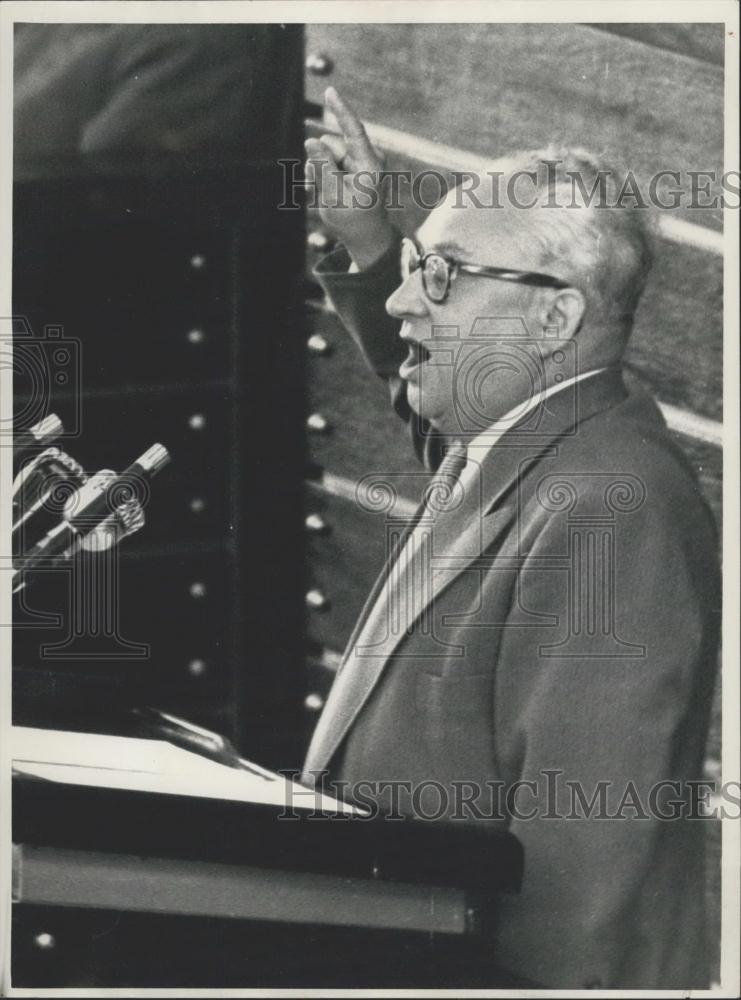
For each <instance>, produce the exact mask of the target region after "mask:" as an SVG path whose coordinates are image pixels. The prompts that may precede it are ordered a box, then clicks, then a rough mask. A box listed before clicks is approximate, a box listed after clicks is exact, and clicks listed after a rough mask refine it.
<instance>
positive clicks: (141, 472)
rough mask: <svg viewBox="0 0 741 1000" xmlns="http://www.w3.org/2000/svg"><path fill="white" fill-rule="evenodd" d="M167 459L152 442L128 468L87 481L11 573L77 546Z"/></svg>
mask: <svg viewBox="0 0 741 1000" xmlns="http://www.w3.org/2000/svg"><path fill="white" fill-rule="evenodd" d="M169 461H170V454H169V452H168V451H167V449H166V448H165V447H164V446H163V445H161V444H153V445H152V447H151V448H149V449H148V450H147V451H145V452H144V454H143V455H141V456H140V457H139V458H138V459H137V460H136V461H135V462H133V463H132V464H131V465H130V466H129V467H128V469H126V470H125V471H124V472H122V473H120V474H119V475H116V474H115V473H114V474H113V475H111V473H110V472H109V471H108V470H104V472H103V473H98V475H97V476H94V477H93V479H92V480H88V482H87V483H84V484H83V485H82V487H81V488H80V489H79V490H78V491H77V493H76V494H75V499H74V502H73V501H72V498H71V499H70V502H68V506H67V510H66V511H65V514H64V516H63V519H62V521H61V523H60V524H58V525H57V526H56V527H55V528H52V530H51V531H49V532H47V534H46V535H45V536H44V537H43V538H42V539H41V540H40V541H38V542H37V543H36V544H35V545H34V546H33V547H32V548H31V549H30V550H29V551H28V552H27V553H26V554H25V555H23V556H21V557H19V558H18V559H16V560H14V563H13V566H14V575H15V574H16V573H20V572H21V571H23V570H28V569H31V568H33V566H34V565H36V564H37V563H39V562H40V561H41V560H44V561H46V560H49V559H53V558H54V557H56V556H59V555H63V554H64V553H66V552H67V551H68V550H69V549H72V548H76V547H77V546H78V544H79V543H80V542H81V540H82V539H83V538H84V536H85V535H87V534H89V533H90V532H91V531H92V530H94V529H95V528H96V527H98V526H99V525H100V524H101V523H102V522H103V521H105V520H106V519H107V518H108V517H109V515H111V514H112V513H114V512H115V511H116V510H117V509H118V508H119V507H122V506H124V505H125V504H127V503H128V502H130V501H131V500H135V499H138V497H137V489H136V487H137V484H139V485H144V486H146V485H147V484H148V483H149V481H150V480H151V479H152V478H153V477H154V476H156V475H157V473H158V472H160V471H161V470H162V469H163V468H164V467H165V466H166V465H167V464H168V463H169Z"/></svg>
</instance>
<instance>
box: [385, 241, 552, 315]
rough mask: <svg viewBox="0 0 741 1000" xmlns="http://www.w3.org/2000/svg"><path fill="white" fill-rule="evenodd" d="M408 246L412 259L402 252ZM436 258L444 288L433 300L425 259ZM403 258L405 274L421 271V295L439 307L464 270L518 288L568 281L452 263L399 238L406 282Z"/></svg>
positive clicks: (443, 256) (546, 275) (414, 242)
mask: <svg viewBox="0 0 741 1000" xmlns="http://www.w3.org/2000/svg"><path fill="white" fill-rule="evenodd" d="M409 247H411V248H412V249H413V250H414V256H412V255H410V254H408V253H406V254H405V249H406V248H409ZM433 257H434V258H437V259H438V260H441V261H443V263H444V264H445V268H446V272H445V273H446V281H445V288H444V290H443V293H442V295H441V296H440V297H439V298H436V297H435V295H433V294H431V292H430V289H429V288H428V287H427V279H426V275H425V265H426V263H427V261H428V260H431V259H432V258H433ZM405 259H406V260H407V261H408V262H409V274H413V273H414V272H415V271H418V270H421V271H422V287H423V288H424V291H425V295H426V296H427V298H428V299H429V300H430V301H431V302H435V303H436V304H440V303H441V302H445V300H446V299H447V297H448V294H449V293H450V285H451V283H452V282H453V281H454V280H455V278H456V276H457V275H458V273H459V272H460V271H464V272H465V273H466V274H473V275H478V276H479V277H482V278H495V279H496V280H498V281H511V282H513V283H515V284H518V285H535V286H538V287H540V288H569V287H570V285H569V282H568V281H563V280H562V279H561V278H554V277H553V275H551V274H541V273H539V272H538V271H516V270H514V269H512V268H510V267H490V266H489V265H487V264H469V263H468V262H466V261H462V260H456V259H455V258H454V257H447V256H446V255H445V254H444V253H440V251H439V250H428V251H427V252H425V251H423V250H422V247H420V245H419V244H418V243H417V241H416V240H413V239H412V238H411V237H409V236H405V237H403V239H402V241H401V261H402V279H403V280H406V275H405V274H404V264H403V262H404V261H405Z"/></svg>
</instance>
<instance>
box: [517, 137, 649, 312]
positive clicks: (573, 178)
mask: <svg viewBox="0 0 741 1000" xmlns="http://www.w3.org/2000/svg"><path fill="white" fill-rule="evenodd" d="M498 167H499V169H501V170H503V171H504V174H505V178H506V177H507V176H511V175H512V174H514V173H516V172H518V171H522V172H523V173H525V172H527V173H528V174H530V176H531V178H532V175H535V177H536V178H537V179H533V186H526V185H524V184H523V185H522V187H521V188H520V187H519V186H518V189H517V190H521V191H522V192H523V194H522V195H521V198H522V203H523V204H525V203H529V202H532V201H535V200H536V199H537V203H536V205H535V206H534V207H533V208H531V209H529V210H527V212H526V217H527V222H526V224H527V226H528V228H529V230H530V232H531V233H532V235H533V237H534V239H535V240H536V241H537V244H538V245H539V250H540V255H541V258H540V263H541V266H542V268H543V270H548V269H549V268H550V269H551V270H552V271H553V272H554V273H555V274H556V275H557V276H559V277H564V278H566V279H567V280H569V281H572V282H573V283H574V285H575V287H580V286H581V288H582V290H583V291H584V293H585V294H586V295H587V296H588V299H591V300H592V303H593V305H594V306H596V307H597V308H598V309H599V310H600V312H601V313H602V316H603V319H604V320H605V321H607V322H608V323H609V324H610V325H619V326H628V327H629V326H630V325H632V322H633V317H634V314H635V311H636V308H637V305H638V300H639V299H640V297H641V294H642V292H643V289H644V287H645V284H646V280H647V278H648V274H649V272H650V270H651V265H652V262H653V235H652V224H651V220H650V218H649V210H648V209H647V208H646V207H643V208H641V207H638V204H640V203H641V201H640V196H639V199H636V198H635V197H634V195H633V194H631V191H632V190H633V188H632V187H631V186H630V185H629V184H628V185H626V178H628V177H629V175H628V172H627V171H625V170H621V169H616V168H614V167H612V166H610V165H609V164H607V163H605V162H604V161H602V160H600V159H599V158H598V157H596V156H595V155H593V154H592V153H589V152H587V151H586V150H584V149H579V148H569V147H558V146H555V145H553V146H549V147H547V148H545V149H541V150H535V151H530V152H523V153H516V154H514V155H513V156H508V157H507V158H506V159H505V160H503V161H499V163H498ZM630 176H632V175H630ZM527 183H528V185H529V184H530V181H528V182H527ZM524 192H527V195H525V194H524ZM621 195H622V196H621Z"/></svg>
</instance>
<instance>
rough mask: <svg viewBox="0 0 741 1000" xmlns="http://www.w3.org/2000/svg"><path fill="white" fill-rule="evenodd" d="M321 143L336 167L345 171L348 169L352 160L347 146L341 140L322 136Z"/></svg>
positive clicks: (337, 137) (331, 136)
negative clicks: (338, 166) (335, 162)
mask: <svg viewBox="0 0 741 1000" xmlns="http://www.w3.org/2000/svg"><path fill="white" fill-rule="evenodd" d="M321 143H322V146H324V147H326V149H328V150H329V151H330V152H331V153H332V155H333V156H334V158H335V160H336V161H337V163H338V165H341V166H342V167H344V169H345V170H347V169H348V168H350V164H351V163H352V159H353V158H352V156H351V155H350V153H349V152H348V150H347V144H346V142H345V140H344V139H341V138H340V136H338V135H323V136H322V138H321Z"/></svg>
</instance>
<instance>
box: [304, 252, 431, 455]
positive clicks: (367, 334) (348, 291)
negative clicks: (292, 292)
mask: <svg viewBox="0 0 741 1000" xmlns="http://www.w3.org/2000/svg"><path fill="white" fill-rule="evenodd" d="M350 264H351V260H350V256H349V254H348V252H347V251H346V250H345V248H344V247H340V248H338V249H337V250H335V251H334V252H333V253H331V254H328V256H326V257H324V258H323V259H322V260H321V261H320V262H319V264H318V265H317V267H316V269H315V271H314V274H315V276H316V278H317V280H318V281H319V282H320V283H321V285H322V287H323V288H324V290H325V292H326V293H327V295H328V296H329V298H330V300H331V301H332V304H333V306H334V308H335V310H336V312H337V315H338V316H339V317H340V319H341V320H342V323H343V325H344V326H345V328H346V330H347V331H348V333H349V334H350V336H351V337H352V339H353V340H354V341H355V343H356V344H357V346H358V348H359V349H360V352H361V354H362V356H363V358H364V360H365V362H366V364H367V365H368V367H369V368H370V369H371V371H372V372H374V373H375V374H376V375H378V376H379V378H382V379H384V380H385V381H386V383H387V385H388V389H389V395H390V397H391V405H392V406H393V408H394V411H395V413H396V414H397V415H398V416H399V418H400V419H401V420H403V421H404V422H405V423H406V424H407V426H408V428H409V434H410V436H411V439H412V446H413V448H414V452H415V454H416V455H417V457H418V458H419V459H420V461H421V462H423V463H424V465H425V466H426V468H428V469H431V470H432V469H436V468H437V467H438V465H439V464H440V459H441V457H442V443H441V441H440V438H439V436H438V435H435V434H431V433H430V426H429V424H428V423H427V421H426V420H423V419H421V418H420V417H418V416H417V414H416V413H414V412H413V411H412V409H411V408H410V406H409V403H408V402H407V394H406V385H405V383H404V381H403V379H402V378H401V377H400V376H399V365H400V364H401V363H402V361H403V360H404V357H405V355H406V349H405V347H404V344H403V342H402V341H401V340H400V339H399V323H398V321H397V320H395V319H394V318H393V317H392V316H389V314H388V313H387V312H386V310H385V308H384V306H385V302H386V299H387V298H388V297H389V295H391V293H392V292H393V291H394V289H395V288H397V287H398V285H399V243H398V242H396V243H394V245H393V246H392V247H391V248H390V249H389V250H388V251H387V253H385V254H384V255H383V257H381V258H380V259H379V260H378V261H376V263H375V264H374V265H373V266H372V267H370V268H368V269H367V270H364V271H356V272H350V271H349V267H350Z"/></svg>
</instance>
